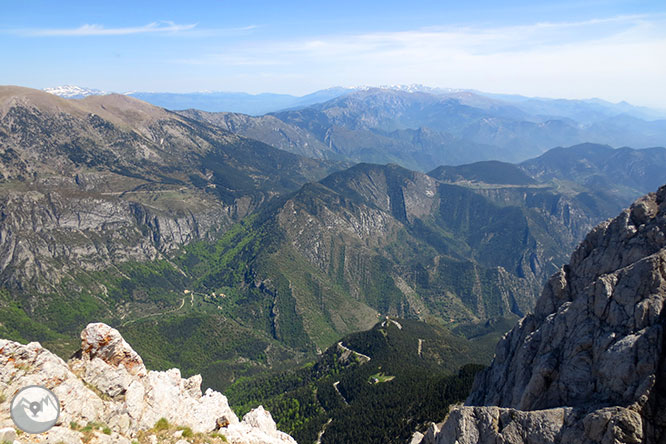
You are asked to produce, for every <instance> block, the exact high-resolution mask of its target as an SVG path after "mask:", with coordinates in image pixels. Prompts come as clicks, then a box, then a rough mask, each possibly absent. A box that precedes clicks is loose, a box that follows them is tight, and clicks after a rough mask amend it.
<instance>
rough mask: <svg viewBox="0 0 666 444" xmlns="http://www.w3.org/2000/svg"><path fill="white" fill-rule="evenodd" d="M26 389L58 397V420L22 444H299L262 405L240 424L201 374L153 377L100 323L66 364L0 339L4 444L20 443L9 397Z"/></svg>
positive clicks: (0, 429)
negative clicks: (203, 388) (35, 387)
mask: <svg viewBox="0 0 666 444" xmlns="http://www.w3.org/2000/svg"><path fill="white" fill-rule="evenodd" d="M29 385H43V386H45V387H47V388H49V389H51V390H52V391H53V392H54V393H55V395H56V396H57V397H58V399H59V400H60V408H61V412H60V418H59V420H58V423H57V424H56V426H55V427H53V428H52V429H51V430H49V431H48V432H45V433H42V434H40V435H27V434H22V435H20V436H19V437H18V442H19V443H38V442H53V443H57V442H64V443H67V444H70V443H71V444H76V443H83V442H86V443H126V444H129V443H130V442H140V443H141V444H144V443H151V444H154V443H157V442H164V443H167V442H169V443H178V444H185V443H187V442H210V443H216V442H230V443H252V444H254V443H256V444H259V443H262V444H263V443H265V444H282V443H291V444H295V441H294V440H293V439H292V438H291V437H290V436H289V435H287V434H285V433H282V432H280V431H278V430H277V427H276V425H275V422H274V421H273V419H272V418H271V415H270V413H268V412H267V411H265V410H264V409H263V408H262V407H258V408H256V409H254V410H252V411H251V412H249V413H248V414H247V415H245V417H244V418H243V420H242V421H239V419H238V418H237V417H236V415H235V414H234V413H233V411H232V410H231V409H230V408H229V404H228V403H227V398H226V397H225V396H224V395H222V394H221V393H218V392H216V391H214V390H211V389H207V390H206V392H205V393H203V394H202V392H201V376H199V375H196V376H192V377H191V378H188V379H183V378H181V375H180V371H179V370H178V369H171V370H168V371H165V372H158V371H148V370H147V369H146V367H145V366H144V364H143V360H142V359H141V357H140V356H139V355H138V354H137V353H136V352H135V351H134V350H133V349H132V348H131V347H130V346H129V344H128V343H127V342H125V340H124V339H123V338H122V336H121V335H120V333H118V331H117V330H115V329H113V328H111V327H109V326H107V325H105V324H101V323H96V324H89V325H88V326H87V327H86V329H85V330H83V332H82V333H81V350H80V351H79V352H78V353H77V354H76V355H75V356H74V357H72V359H70V361H69V362H68V363H66V362H65V361H63V360H62V359H60V358H59V357H57V356H56V355H54V354H53V353H51V352H49V351H48V350H46V349H44V348H43V347H41V346H40V345H39V343H36V342H32V343H30V344H28V345H22V344H19V343H16V342H12V341H7V340H1V339H0V392H1V394H2V395H3V396H2V397H0V400H2V403H0V433H3V434H4V435H2V438H3V442H4V441H10V442H11V440H13V439H16V438H15V437H16V433H14V430H13V429H11V427H12V426H13V423H12V420H11V418H10V415H9V403H10V402H11V398H12V397H13V396H14V395H15V394H16V393H17V392H18V391H19V390H20V389H21V388H22V387H25V386H29ZM162 418H164V419H162ZM223 437H224V438H223ZM15 442H16V441H15Z"/></svg>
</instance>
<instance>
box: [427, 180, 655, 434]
mask: <svg viewBox="0 0 666 444" xmlns="http://www.w3.org/2000/svg"><path fill="white" fill-rule="evenodd" d="M665 300H666V186H664V187H661V188H660V189H659V190H658V191H657V192H656V193H651V194H648V195H647V196H645V197H643V198H641V199H639V200H638V201H636V202H635V203H634V204H633V205H632V206H631V207H630V208H629V209H627V210H625V211H623V212H622V213H621V214H620V215H619V216H618V217H616V218H615V219H613V220H610V221H607V222H604V223H602V224H601V225H599V226H597V227H596V228H595V229H594V230H592V232H591V233H590V234H589V235H588V236H587V238H586V239H585V240H584V241H583V242H582V243H581V245H580V246H579V247H578V248H577V249H576V251H575V252H574V253H573V255H572V257H571V262H570V264H569V265H568V266H564V267H563V268H562V269H561V270H560V271H559V272H558V273H556V274H555V275H554V276H552V278H551V279H550V280H549V282H548V283H547V284H546V286H545V288H544V290H543V293H542V295H541V298H540V299H539V301H538V303H537V306H536V309H535V311H534V314H531V315H528V316H527V317H525V318H523V319H522V320H521V321H520V322H519V323H518V325H516V326H515V327H514V329H513V330H512V331H511V332H509V333H508V334H507V335H506V336H505V337H504V338H503V339H502V341H501V342H500V343H499V344H498V346H497V349H496V355H495V358H494V361H493V363H492V365H491V366H490V367H489V368H488V369H487V370H485V371H484V372H482V373H481V374H480V375H479V376H477V379H476V381H475V385H474V389H473V391H472V394H471V395H470V396H469V398H468V399H467V401H466V405H465V406H462V407H457V408H454V409H453V410H452V411H451V412H450V413H449V416H448V418H447V420H446V421H445V422H444V424H442V425H441V430H438V429H439V427H437V426H434V427H433V430H430V431H429V433H427V434H426V435H425V436H424V437H423V438H422V440H420V441H419V437H415V440H414V442H423V443H435V442H436V443H441V444H444V443H451V444H452V443H458V444H468V443H470V444H471V443H513V444H522V443H525V444H527V443H573V444H575V443H581V444H583V443H585V444H587V443H603V444H606V443H608V444H610V443H647V444H651V443H655V444H656V443H663V442H666V352H665V351H664V348H663V346H664V335H665V331H666V329H665V326H666V325H665V324H666V319H665V311H664V302H665Z"/></svg>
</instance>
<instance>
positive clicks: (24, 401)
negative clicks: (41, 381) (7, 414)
mask: <svg viewBox="0 0 666 444" xmlns="http://www.w3.org/2000/svg"><path fill="white" fill-rule="evenodd" d="M11 415H12V421H14V424H16V427H18V428H19V429H21V430H23V431H24V432H27V433H42V432H46V431H47V430H48V429H50V428H51V427H53V426H54V425H55V423H56V421H58V416H60V401H58V398H56V395H54V394H53V392H52V391H51V390H49V389H47V388H46V387H42V386H41V385H30V386H28V387H24V388H22V389H21V390H19V392H18V393H17V394H16V396H14V398H13V399H12V404H11Z"/></svg>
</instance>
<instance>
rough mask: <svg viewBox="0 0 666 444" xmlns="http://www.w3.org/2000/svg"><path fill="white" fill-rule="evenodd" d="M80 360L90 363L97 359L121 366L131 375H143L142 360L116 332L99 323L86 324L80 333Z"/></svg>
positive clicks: (144, 369)
mask: <svg viewBox="0 0 666 444" xmlns="http://www.w3.org/2000/svg"><path fill="white" fill-rule="evenodd" d="M78 356H80V359H83V360H86V361H92V360H93V359H95V358H99V359H101V360H102V361H104V362H105V363H107V364H109V365H111V366H115V367H120V366H123V367H124V368H125V369H126V370H127V371H128V372H129V373H130V374H131V375H135V376H136V375H145V374H146V367H145V366H144V365H143V359H141V356H139V354H138V353H137V352H135V351H134V350H133V349H132V347H130V345H129V344H128V343H127V342H126V341H125V339H123V337H122V336H121V335H120V333H118V330H116V329H114V328H111V327H109V326H108V325H106V324H103V323H101V322H97V323H93V324H88V326H87V327H86V328H85V329H84V330H83V331H82V332H81V351H80V353H79V354H78Z"/></svg>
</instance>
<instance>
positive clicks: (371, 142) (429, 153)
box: [51, 85, 666, 171]
mask: <svg viewBox="0 0 666 444" xmlns="http://www.w3.org/2000/svg"><path fill="white" fill-rule="evenodd" d="M51 91H52V92H53V93H55V94H62V95H67V96H68V97H81V96H84V95H88V94H97V93H98V92H95V91H89V90H80V89H78V88H76V87H70V88H61V89H55V90H51ZM128 94H129V95H131V96H134V97H137V98H140V99H142V100H146V101H148V102H151V103H153V104H155V105H158V106H163V107H166V108H168V109H176V110H184V109H186V108H192V109H188V110H185V111H181V114H183V115H185V116H187V117H190V118H193V119H196V120H200V121H203V122H207V123H210V124H214V125H216V126H221V127H222V128H225V129H226V130H228V131H232V132H234V133H237V134H241V135H244V136H246V137H250V138H253V139H256V140H260V141H262V142H264V143H267V144H269V145H272V146H276V147H278V148H281V149H284V150H286V151H290V152H293V153H295V154H300V155H304V156H307V157H312V158H320V159H331V160H345V161H352V162H373V163H389V162H394V163H398V164H400V165H402V166H405V167H407V168H412V169H417V170H421V171H428V170H429V169H431V168H432V167H433V166H434V165H458V164H464V163H469V162H475V161H480V160H491V159H492V160H503V161H510V162H516V161H522V160H525V159H528V158H531V157H535V156H538V155H540V154H542V153H543V152H545V151H546V150H547V149H550V148H552V147H555V146H568V145H574V144H578V143H582V142H592V143H601V144H607V145H611V146H613V147H620V146H632V147H636V148H646V147H653V146H663V145H666V120H664V117H665V116H666V113H664V112H660V111H656V110H650V109H647V108H641V107H634V106H631V105H629V104H627V103H624V102H622V103H618V104H612V103H609V102H604V101H602V100H597V99H591V100H558V99H541V98H528V97H522V96H509V95H499V94H487V93H481V92H476V91H469V90H450V89H438V88H428V87H423V86H418V85H415V86H411V87H405V86H392V87H381V88H369V87H364V88H330V89H327V90H322V91H318V92H315V93H313V94H309V95H307V96H303V97H294V96H288V95H276V94H260V95H249V94H244V93H206V92H202V93H193V94H169V93H128ZM219 110H224V111H228V110H233V111H243V112H244V113H242V114H241V113H238V112H211V111H219ZM269 111H270V112H269ZM266 113H267V114H266ZM261 114H263V115H261Z"/></svg>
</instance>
